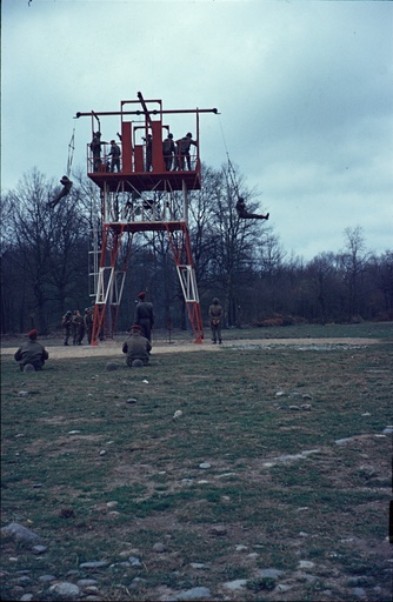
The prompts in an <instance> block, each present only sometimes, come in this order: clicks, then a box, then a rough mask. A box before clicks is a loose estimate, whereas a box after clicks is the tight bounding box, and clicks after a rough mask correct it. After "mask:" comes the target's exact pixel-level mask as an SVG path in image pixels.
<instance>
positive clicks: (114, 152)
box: [108, 140, 121, 173]
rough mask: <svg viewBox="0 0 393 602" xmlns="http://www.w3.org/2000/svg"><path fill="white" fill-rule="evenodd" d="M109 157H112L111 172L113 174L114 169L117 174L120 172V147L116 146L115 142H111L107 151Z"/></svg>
mask: <svg viewBox="0 0 393 602" xmlns="http://www.w3.org/2000/svg"><path fill="white" fill-rule="evenodd" d="M109 155H111V157H112V159H111V172H112V173H114V171H115V167H116V170H117V171H118V172H119V171H120V155H121V150H120V146H119V145H118V144H116V142H115V141H114V140H111V150H110V151H109V153H108V156H109Z"/></svg>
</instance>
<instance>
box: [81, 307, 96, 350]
mask: <svg viewBox="0 0 393 602" xmlns="http://www.w3.org/2000/svg"><path fill="white" fill-rule="evenodd" d="M93 319H94V314H93V308H92V307H86V309H85V315H84V317H83V321H84V324H85V330H86V335H87V342H88V343H89V345H90V344H91V338H92V336H93Z"/></svg>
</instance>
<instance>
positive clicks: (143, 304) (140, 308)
mask: <svg viewBox="0 0 393 602" xmlns="http://www.w3.org/2000/svg"><path fill="white" fill-rule="evenodd" d="M138 298H139V301H138V303H137V305H136V308H135V316H134V322H135V324H139V326H140V327H141V329H142V334H143V336H145V337H146V338H147V339H148V341H151V329H152V327H153V324H154V312H153V303H150V302H149V301H145V293H143V292H141V293H139V295H138Z"/></svg>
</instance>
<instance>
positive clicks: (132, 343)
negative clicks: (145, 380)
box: [122, 324, 151, 368]
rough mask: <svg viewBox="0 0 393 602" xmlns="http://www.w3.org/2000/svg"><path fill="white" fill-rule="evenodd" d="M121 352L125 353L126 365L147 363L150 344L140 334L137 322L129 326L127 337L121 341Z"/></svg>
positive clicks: (144, 364) (145, 364)
mask: <svg viewBox="0 0 393 602" xmlns="http://www.w3.org/2000/svg"><path fill="white" fill-rule="evenodd" d="M122 351H123V353H126V354H127V360H126V361H127V366H129V367H130V368H131V367H132V366H134V367H136V366H141V365H143V366H147V364H148V363H149V354H150V351H151V344H150V341H149V340H148V339H146V338H145V337H144V336H142V334H141V327H140V326H139V324H133V325H132V326H131V333H130V336H129V337H128V339H127V340H126V341H125V342H124V343H123V348H122Z"/></svg>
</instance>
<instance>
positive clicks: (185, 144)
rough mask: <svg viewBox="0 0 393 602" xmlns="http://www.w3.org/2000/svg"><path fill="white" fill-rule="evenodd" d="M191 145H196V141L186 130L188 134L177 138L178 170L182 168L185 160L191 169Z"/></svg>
mask: <svg viewBox="0 0 393 602" xmlns="http://www.w3.org/2000/svg"><path fill="white" fill-rule="evenodd" d="M191 145H193V146H198V143H197V142H195V140H193V139H192V134H191V132H188V134H186V135H185V136H184V138H180V140H177V160H178V168H179V169H180V170H184V167H185V162H186V163H187V168H188V170H189V171H191V155H190V147H191Z"/></svg>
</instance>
